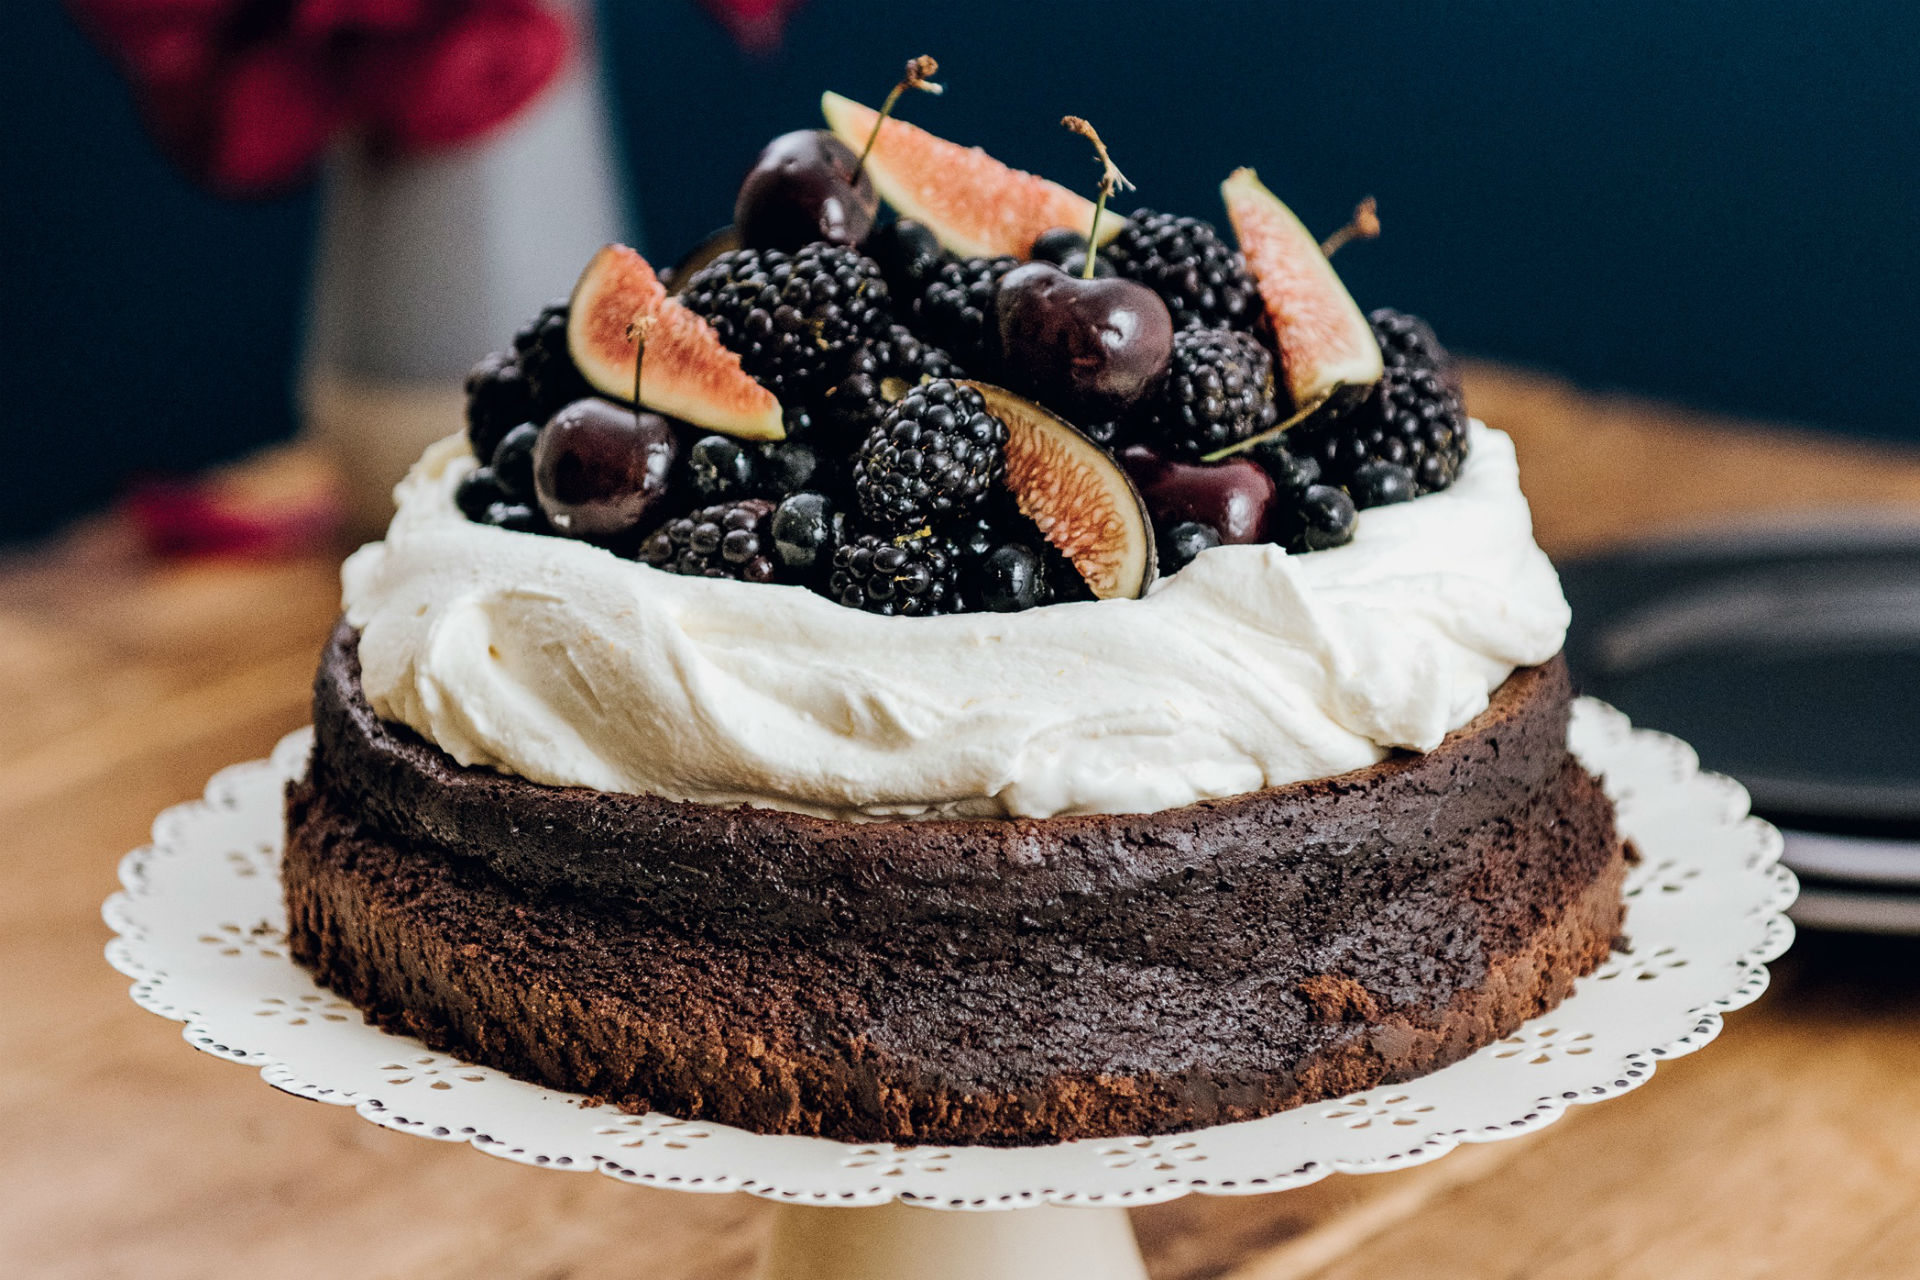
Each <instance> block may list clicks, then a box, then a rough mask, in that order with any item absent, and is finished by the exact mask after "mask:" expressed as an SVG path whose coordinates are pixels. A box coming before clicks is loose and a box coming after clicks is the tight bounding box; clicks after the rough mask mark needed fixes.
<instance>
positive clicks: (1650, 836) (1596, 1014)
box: [105, 701, 1795, 1280]
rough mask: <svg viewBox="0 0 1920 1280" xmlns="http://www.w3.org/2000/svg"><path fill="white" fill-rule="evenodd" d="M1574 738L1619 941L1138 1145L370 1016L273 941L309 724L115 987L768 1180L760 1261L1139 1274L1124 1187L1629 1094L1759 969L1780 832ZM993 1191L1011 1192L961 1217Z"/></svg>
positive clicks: (376, 1091) (208, 1026) (1632, 752)
mask: <svg viewBox="0 0 1920 1280" xmlns="http://www.w3.org/2000/svg"><path fill="white" fill-rule="evenodd" d="M1572 744H1573V747H1574V750H1575V751H1576V752H1577V753H1578V754H1579V756H1580V758H1581V759H1582V761H1584V762H1585V763H1586V765H1587V766H1588V767H1589V768H1590V769H1592V770H1593V771H1594V772H1596V773H1598V774H1599V775H1601V777H1602V778H1603V779H1604V780H1605V782H1606V786H1607V790H1608V792H1609V794H1611V795H1612V796H1613V797H1614V799H1615V801H1616V803H1617V804H1618V806H1619V811H1620V826H1621V830H1622V832H1623V834H1625V835H1626V836H1627V837H1628V838H1629V839H1631V840H1632V841H1633V844H1634V846H1635V848H1636V849H1637V850H1638V851H1639V853H1640V861H1639V863H1638V864H1637V865H1636V866H1635V867H1634V868H1633V869H1632V870H1631V872H1630V874H1629V876H1628V880H1627V900H1628V902H1627V908H1628V909H1627V921H1626V929H1625V932H1626V935H1627V937H1628V938H1629V939H1630V940H1631V947H1632V949H1631V950H1629V951H1623V952H1620V953H1617V954H1615V955H1614V956H1613V957H1612V958H1611V959H1609V960H1608V961H1607V962H1606V963H1605V964H1604V965H1602V966H1601V968H1600V969H1599V970H1598V971H1597V972H1596V973H1594V974H1592V975H1591V976H1589V977H1587V978H1585V979H1582V980H1581V982H1580V983H1579V984H1578V985H1577V987H1576V988H1575V990H1574V993H1573V995H1571V996H1570V997H1568V998H1567V999H1566V1000H1565V1001H1564V1002H1563V1003H1562V1004H1561V1005H1560V1007H1559V1008H1557V1009H1555V1010H1554V1011H1553V1012H1551V1013H1549V1014H1547V1015H1545V1016H1544V1017H1541V1018H1537V1019H1535V1020H1534V1021H1532V1022H1530V1023H1528V1024H1526V1025H1525V1026H1523V1027H1521V1028H1520V1029H1519V1030H1518V1031H1517V1032H1516V1033H1515V1034H1514V1035H1512V1036H1510V1037H1508V1038H1507V1039H1505V1040H1503V1041H1500V1042H1499V1043H1497V1044H1491V1045H1488V1046H1487V1047H1486V1048H1484V1049H1482V1050H1480V1051H1479V1052H1478V1053H1475V1054H1473V1055H1472V1056H1471V1057H1469V1058H1467V1059H1465V1060H1464V1061H1462V1062H1458V1063H1455V1064H1454V1065H1453V1066H1451V1067H1448V1068H1446V1069H1445V1070H1443V1071H1437V1072H1435V1073H1433V1074H1432V1075H1429V1076H1423V1077H1421V1078H1420V1079H1418V1080H1414V1081H1410V1082H1408V1083H1406V1084H1398V1085H1383V1086H1381V1087H1379V1088H1376V1089H1370V1090H1368V1091H1366V1092H1365V1093H1360V1094H1354V1095H1351V1096H1349V1097H1345V1098H1339V1099H1334V1100H1329V1101H1326V1102H1320V1103H1314V1104H1311V1105H1308V1106H1304V1107H1297V1108H1295V1109H1294V1110H1292V1111H1286V1112H1282V1113H1280V1114H1278V1115H1272V1116H1267V1117H1265V1118H1263V1119H1259V1120H1250V1121H1246V1122H1244V1123H1241V1124H1231V1125H1222V1126H1219V1127H1217V1128H1212V1129H1202V1130H1197V1131H1194V1132H1191V1133H1182V1134H1169V1135H1163V1136H1161V1137H1157V1138H1145V1137H1130V1138H1105V1139H1088V1140H1083V1141H1079V1142H1067V1143H1060V1144H1057V1145H1054V1146H1046V1147H1024V1148H1014V1149H1007V1148H994V1147H966V1146H958V1147H898V1146H892V1145H889V1144H886V1143H872V1144H860V1143H846V1142H837V1141H832V1140H829V1139H825V1138H799V1137H776V1136H767V1135H761V1134H753V1133H747V1132H744V1131H742V1130H739V1129H732V1128H728V1127H727V1126H725V1125H718V1124H709V1123H706V1122H703V1121H692V1120H682V1119H678V1118H675V1117H672V1116H664V1115H644V1116H636V1115H628V1114H626V1113H623V1112H621V1111H618V1110H615V1109H614V1108H612V1107H607V1106H587V1105H584V1103H583V1100H582V1099H580V1098H579V1097H577V1096H575V1095H572V1094H566V1093H561V1092H558V1091H555V1090H551V1089H545V1088H542V1087H540V1086H538V1085H534V1084H529V1083H526V1082H525V1081H521V1080H516V1079H514V1078H512V1077H510V1076H507V1075H504V1074H502V1073H500V1072H498V1071H494V1070H492V1069H490V1068H486V1067H478V1066H473V1065H471V1064H469V1063H465V1062H462V1061H460V1060H459V1059H457V1058H453V1057H451V1056H448V1055H445V1054H440V1053H435V1052H433V1051H432V1050H429V1049H427V1048H426V1047H425V1046H423V1045H421V1044H420V1043H419V1042H417V1041H413V1040H409V1039H406V1038H404V1037H400V1036H390V1035H387V1034H385V1033H383V1032H381V1031H378V1030H375V1029H374V1028H371V1027H368V1026H367V1025H366V1024H365V1023H364V1022H363V1021H362V1020H361V1018H360V1015H359V1012H358V1011H357V1010H355V1009H354V1008H353V1007H352V1006H350V1005H348V1004H346V1003H345V1002H344V1001H342V1000H340V999H338V998H337V997H335V996H334V995H333V994H332V993H331V992H328V991H326V990H324V989H322V988H320V987H317V986H315V985H314V983H313V981H312V979H311V978H309V977H308V975H307V973H306V971H305V970H303V969H301V968H299V967H298V966H297V965H295V964H294V963H293V962H292V961H290V960H289V959H288V958H287V954H286V946H285V942H286V935H285V932H284V926H285V917H284V914H283V911H282V907H281V900H280V882H279V874H278V872H279V858H280V839H281V794H282V790H283V788H284V787H285V784H286V782H287V781H288V780H289V779H291V778H293V777H296V776H298V775H299V774H300V773H301V771H302V770H303V769H304V768H305V762H306V755H307V749H308V736H307V735H306V734H305V733H304V732H302V733H299V734H294V735H290V736H289V737H288V738H287V739H286V740H285V741H283V742H282V743H281V744H280V746H279V747H278V748H277V749H276V750H275V752H274V754H273V756H272V758H271V759H268V760H260V761H254V762H253V763H250V764H244V765H236V766H234V767H233V768H231V769H226V770H223V771H221V772H220V773H219V774H216V775H215V776H214V778H213V780H212V781H211V782H209V783H208V784H207V791H206V796H205V798H204V799H202V800H197V801H194V802H193V803H191V804H185V805H180V806H177V807H175V808H173V809H169V810H167V812H165V813H164V814H162V815H161V816H160V818H159V819H158V821H156V822H155V824H154V831H153V843H152V844H150V845H148V846H146V847H144V848H141V849H136V850H135V851H134V852H132V853H130V854H128V855H127V857H126V859H125V861H124V862H123V863H122V864H121V868H120V877H121V881H122V883H123V885H124V886H125V887H124V889H123V890H122V891H121V892H119V893H116V894H115V895H114V896H113V897H112V898H110V899H108V901H107V904H106V908H105V914H106V919H107V923H108V924H109V925H110V926H111V927H112V928H113V930H114V932H115V933H116V934H117V935H118V936H117V937H115V938H114V940H113V941H112V942H110V943H109V944H108V945H107V957H108V959H109V960H110V961H111V962H112V963H113V965H114V966H115V967H116V968H118V969H119V970H120V971H121V972H122V973H124V974H126V975H127V976H128V977H130V978H131V979H133V986H132V989H131V994H132V996H133V998H134V1000H135V1001H136V1002H138V1003H139V1004H140V1005H142V1006H143V1007H145V1008H147V1009H150V1010H152V1011H153V1012H155V1013H158V1014H160V1015H162V1016H164V1017H168V1018H172V1019H174V1020H175V1021H178V1022H182V1023H184V1024H186V1025H185V1035H186V1039H187V1041H188V1043H190V1044H192V1045H193V1046H194V1047H196V1048H198V1049H201V1050H203V1051H205V1052H207V1053H212V1054H216V1055H218V1056H220V1057H223V1058H227V1059H229V1060H231V1061H234V1062H240V1063H245V1064H247V1065H250V1066H253V1067H255V1068H257V1069H258V1070H259V1072H260V1074H261V1076H262V1077H263V1078H264V1079H265V1080H266V1081H267V1082H268V1083H269V1084H272V1085H274V1086H275V1087H276V1088H279V1089H283V1090H285V1091H286V1092H288V1093H293V1094H297V1095H299V1096H301V1097H304V1098H312V1099H315V1100H317V1101H321V1102H328V1103H333V1104H335V1105H339V1106H350V1107H352V1108H354V1109H355V1111H357V1112H358V1113H359V1114H360V1115H361V1116H362V1117H364V1118H366V1119H367V1120H370V1121H372V1122H373V1123H375V1124H378V1125H382V1126H384V1127H386V1128H389V1129H397V1130H400V1131H401V1132H405V1133H411V1134H415V1135H418V1136H420V1137H424V1138H430V1139H433V1140H436V1141H441V1142H462V1143H466V1144H469V1145H471V1146H474V1147H478V1148H479V1149H480V1150H482V1151H485V1152H487V1153H488V1154H490V1155H495V1156H499V1157H502V1158H504V1159H508V1160H515V1161H519V1162H520V1163H523V1164H529V1165H536V1166H539V1167H541V1168H547V1169H555V1170H574V1171H593V1172H598V1173H600V1174H603V1175H605V1176H607V1177H611V1178H615V1179H618V1180H620V1181H623V1182H629V1183H634V1184H636V1185H643V1186H656V1187H666V1188H671V1189H676V1190H681V1191H690V1192H731V1191H744V1192H747V1193H749V1194H752V1195H756V1196H761V1197H764V1198H766V1199H769V1200H773V1201H775V1202H776V1203H778V1204H780V1205H781V1206H782V1208H781V1210H780V1212H779V1215H778V1217H777V1218H776V1220H775V1223H774V1231H773V1236H772V1241H771V1244H770V1246H769V1249H768V1253H767V1257H766V1259H765V1261H764V1263H763V1264H762V1267H761V1271H760V1276H761V1280H826V1278H827V1277H834V1280H870V1278H871V1280H879V1278H880V1277H886V1278H887V1280H958V1278H959V1277H967V1278H968V1280H987V1278H993V1277H997V1278H998V1280H1029V1278H1033V1280H1038V1277H1042V1276H1044V1277H1049V1278H1050V1280H1082V1278H1085V1280H1093V1278H1094V1277H1099V1278H1100V1280H1138V1278H1139V1277H1143V1276H1144V1275H1145V1271H1144V1269H1143V1268H1142V1267H1141V1264H1140V1257H1139V1253H1138V1251H1137V1249H1136V1248H1135V1247H1134V1244H1133V1239H1132V1233H1131V1230H1130V1228H1129V1227H1128V1224H1127V1220H1126V1216H1125V1213H1124V1210H1126V1209H1127V1208H1129V1207H1132V1206H1135V1205H1144V1204H1154V1203H1157V1202H1159V1201H1163V1200H1171V1199H1174V1198H1176V1197H1178V1196H1182V1195H1187V1194H1190V1193H1196V1192H1197V1193H1203V1194H1208V1195H1252V1194H1259V1193H1263V1192H1270V1191H1284V1190H1286V1189H1288V1188H1291V1187H1298V1186H1303V1185H1305V1184H1307V1183H1310V1182H1315V1181H1318V1180H1319V1179H1321V1178H1324V1177H1326V1176H1327V1175H1328V1174H1331V1173H1371V1172H1379V1171H1382V1170H1389V1169H1400V1168H1405V1167H1407V1166H1409V1165H1414V1164H1419V1163H1422V1162H1424V1161H1427V1160H1433V1159H1437V1158H1439V1157H1440V1156H1442V1155H1445V1154H1446V1153H1447V1152H1449V1151H1451V1150H1453V1149H1454V1148H1455V1147H1457V1146H1459V1145H1460V1144H1461V1143H1463V1142H1492V1141H1496V1140H1499V1139H1502V1138H1510V1137H1514V1136H1516V1135H1518V1134H1522V1133H1528V1132H1531V1131H1533V1130H1535V1129H1539V1128H1542V1127H1544V1126H1545V1125H1547V1124H1550V1123H1551V1122H1552V1121H1553V1120H1555V1119H1557V1118H1558V1117H1559V1116H1560V1115H1562V1114H1563V1113H1564V1112H1565V1111H1566V1109H1567V1108H1568V1107H1570V1106H1573V1105H1576V1104H1579V1103H1589V1102H1596V1101H1599V1100H1601V1099H1604V1098H1610V1097H1614V1096H1616V1095H1618V1094H1621V1093H1625V1092H1627V1091H1628V1090H1630V1089H1633V1088H1636V1087H1637V1086H1639V1085H1640V1084H1642V1083H1644V1082H1645V1081H1646V1080H1647V1079H1648V1078H1650V1077H1651V1076H1652V1074H1653V1071H1654V1067H1655V1066H1656V1064H1658V1063H1659V1062H1661V1061H1662V1060H1664V1059H1667V1058H1672V1057H1677V1056H1679V1055H1681V1054H1685V1053H1691V1052H1692V1051H1694V1050H1695V1049H1698V1048H1700V1047H1701V1046H1702V1045H1704V1044H1706V1043H1707V1042H1708V1041H1709V1040H1711V1039H1713V1037H1714V1036H1715V1035H1716V1034H1718V1033H1719V1030H1720V1025H1721V1016H1722V1015H1723V1014H1724V1013H1726V1012H1727V1011H1729V1010H1732V1009H1737V1008H1739V1007H1741V1006H1743V1005H1745V1004H1747V1003H1749V1002H1751V1001H1752V1000H1753V999H1754V998H1755V997H1757V996H1758V995H1759V994H1760V993H1761V992H1762V991H1763V990H1765V988H1766V983H1767V971H1766V962H1767V961H1769V960H1772V959H1773V958H1775V957H1776V956H1778V955H1779V954H1780V953H1781V952H1782V951H1784V950H1786V947H1787V944H1788V942H1789V941H1790V940H1791V939H1792V936H1793V933H1792V926H1790V925H1789V924H1788V923H1787V920H1786V917H1785V916H1784V915H1783V914H1782V913H1783V912H1784V911H1785V910H1786V908H1787V906H1788V905H1789V904H1790V903H1791V902H1792V901H1793V897H1794V892H1795V885H1794V880H1793V877H1792V875H1791V874H1790V873H1788V872H1787V871H1786V870H1785V869H1784V868H1782V867H1780V866H1779V865H1778V859H1779V854H1780V836H1779V833H1778V832H1776V831H1775V830H1774V829H1773V828H1772V827H1770V826H1768V825H1767V824H1766V823H1764V822H1761V821H1759V820H1757V819H1754V818H1751V817H1749V816H1748V813H1747V795H1746V792H1745V791H1744V790H1743V789H1742V788H1741V787H1740V786H1739V785H1738V784H1737V783H1734V782H1732V781H1730V780H1729V779H1726V778H1723V777H1719V776H1718V775H1714V774H1705V773H1701V772H1700V769H1699V763H1698V761H1697V759H1696V758H1695V756H1694V754H1693V752H1692V750H1691V749H1690V748H1688V747H1687V745H1686V744H1685V743H1683V742H1680V741H1678V740H1677V739H1674V738H1669V737H1666V736H1665V735H1661V734H1654V733H1647V732H1644V731H1637V730H1634V729H1633V728H1632V727H1631V726H1630V725H1629V724H1628V723H1627V721H1626V719H1625V717H1623V716H1621V715H1620V714H1619V713H1618V712H1616V711H1614V710H1612V709H1611V708H1608V707H1606V706H1603V705H1601V704H1599V703H1595V702H1590V701H1583V702H1581V703H1580V704H1578V705H1577V706H1576V708H1575V714H1574V722H1573V731H1572ZM936 1209H940V1210H958V1211H961V1212H954V1213H934V1212H929V1210H936ZM1009 1209H1018V1210H1024V1211H1025V1212H1020V1213H982V1212H972V1211H980V1210H1009Z"/></svg>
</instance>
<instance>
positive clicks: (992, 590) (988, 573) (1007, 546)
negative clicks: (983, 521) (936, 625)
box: [974, 542, 1047, 613]
mask: <svg viewBox="0 0 1920 1280" xmlns="http://www.w3.org/2000/svg"><path fill="white" fill-rule="evenodd" d="M974 597H975V599H976V600H977V601H978V602H979V605H980V607H981V608H983V609H988V610H991V611H992V612H994V613H1019V612H1020V611H1021V610H1022V609H1031V608H1033V607H1034V606H1036V605H1041V604H1045V603H1046V601H1047V565H1046V561H1045V560H1044V559H1042V557H1041V555H1040V553H1039V552H1038V551H1035V550H1034V549H1033V548H1032V547H1029V546H1025V545H1024V544H1022V543H1018V542H1008V543H1003V544H1002V545H1000V546H998V547H995V548H994V549H993V550H992V551H990V552H988V553H987V556H986V558H985V559H983V560H981V561H980V565H979V568H978V569H977V570H976V571H975V573H974Z"/></svg>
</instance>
